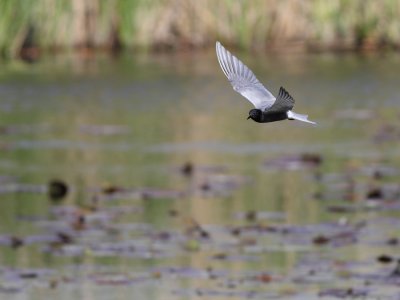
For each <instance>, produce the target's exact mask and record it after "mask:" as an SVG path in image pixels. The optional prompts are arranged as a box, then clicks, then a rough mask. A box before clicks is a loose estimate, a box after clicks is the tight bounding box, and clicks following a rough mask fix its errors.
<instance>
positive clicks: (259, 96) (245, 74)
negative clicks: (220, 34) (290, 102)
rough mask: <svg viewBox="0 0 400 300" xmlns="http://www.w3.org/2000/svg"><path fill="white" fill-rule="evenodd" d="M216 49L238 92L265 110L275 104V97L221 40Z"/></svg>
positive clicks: (224, 70)
mask: <svg viewBox="0 0 400 300" xmlns="http://www.w3.org/2000/svg"><path fill="white" fill-rule="evenodd" d="M216 51H217V57H218V62H219V65H220V66H221V69H222V71H223V72H224V74H225V75H226V77H228V79H229V81H230V83H231V84H232V86H233V89H234V90H235V91H236V92H238V93H240V94H241V95H242V96H243V97H245V98H247V100H249V101H250V102H251V103H253V105H254V106H255V107H256V108H257V109H261V110H265V109H268V108H270V107H271V106H272V105H273V104H274V102H275V97H274V96H273V95H272V94H271V93H270V92H269V91H268V90H267V89H266V88H265V87H264V86H263V85H262V84H261V83H260V82H259V81H258V79H257V78H256V76H255V75H254V74H253V72H252V71H251V70H250V69H249V68H248V67H247V66H246V65H245V64H244V63H242V62H241V61H240V60H239V59H237V58H236V57H235V56H234V55H232V54H231V53H230V52H229V51H228V50H226V49H225V48H224V47H223V46H222V45H221V43H220V42H217V43H216Z"/></svg>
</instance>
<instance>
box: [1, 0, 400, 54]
mask: <svg viewBox="0 0 400 300" xmlns="http://www.w3.org/2000/svg"><path fill="white" fill-rule="evenodd" d="M399 13H400V2H399V1H397V0H382V1H374V0H353V1H348V0H332V1H323V0H310V1H300V0H281V1H278V0H254V1H242V0H223V1H213V0H203V1H196V0H146V1H144V0H111V1H105V0H58V1H52V0H36V1H32V0H26V1H23V0H1V1H0V51H1V54H2V55H1V56H2V57H15V56H18V55H20V54H21V50H22V49H28V48H36V49H72V48H107V49H119V48H120V47H122V46H124V47H128V48H143V49H149V48H156V49H160V48H161V49H184V48H200V47H205V46H210V45H213V44H214V41H215V40H216V39H218V40H221V41H222V42H224V43H226V44H231V45H236V46H238V47H243V48H248V47H250V46H251V47H254V48H265V47H267V48H271V47H278V48H279V49H282V48H285V49H292V48H295V49H298V48H299V46H300V48H302V49H309V48H313V49H325V48H329V49H331V48H334V49H359V48H363V49H365V48H367V49H370V48H376V47H380V46H392V47H393V46H395V47H397V46H398V45H399V40H400V21H399V20H398V18H397V16H398V15H399Z"/></svg>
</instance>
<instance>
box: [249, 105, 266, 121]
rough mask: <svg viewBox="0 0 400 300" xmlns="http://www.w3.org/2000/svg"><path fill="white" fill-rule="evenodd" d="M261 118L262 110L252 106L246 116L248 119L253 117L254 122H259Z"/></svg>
mask: <svg viewBox="0 0 400 300" xmlns="http://www.w3.org/2000/svg"><path fill="white" fill-rule="evenodd" d="M261 118H262V111H261V110H259V109H255V108H253V109H252V110H250V111H249V116H248V117H247V120H248V119H253V120H254V121H256V122H260V121H261Z"/></svg>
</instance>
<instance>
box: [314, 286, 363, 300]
mask: <svg viewBox="0 0 400 300" xmlns="http://www.w3.org/2000/svg"><path fill="white" fill-rule="evenodd" d="M368 294H369V291H368V290H367V289H355V288H334V289H327V290H324V291H322V292H320V293H319V294H318V296H319V297H335V298H341V299H358V298H360V299H365V297H368Z"/></svg>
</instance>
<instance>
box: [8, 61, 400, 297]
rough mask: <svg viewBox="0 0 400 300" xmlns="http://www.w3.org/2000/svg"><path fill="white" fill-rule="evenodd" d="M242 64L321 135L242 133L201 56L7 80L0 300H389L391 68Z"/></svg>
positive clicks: (393, 155)
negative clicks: (64, 188)
mask: <svg viewBox="0 0 400 300" xmlns="http://www.w3.org/2000/svg"><path fill="white" fill-rule="evenodd" d="M241 57H242V55H241ZM243 60H244V61H246V63H248V64H249V66H250V67H251V68H252V69H253V70H254V72H255V73H256V74H257V75H258V77H259V79H260V80H261V81H262V82H264V83H265V84H266V86H267V87H268V88H269V89H271V90H272V91H275V92H276V91H277V90H278V89H279V87H280V85H281V84H282V85H283V86H284V87H285V88H286V89H287V90H288V91H290V92H291V93H292V94H293V95H294V96H295V98H296V111H297V112H299V113H308V114H309V115H310V117H311V116H312V118H311V119H313V120H316V121H317V122H318V126H316V127H314V126H310V125H307V124H301V123H296V122H294V121H293V122H292V121H286V122H277V123H271V124H263V125H260V124H257V123H254V122H251V121H247V120H246V117H247V112H248V110H249V109H251V105H250V103H248V102H247V101H246V100H245V99H243V98H241V96H240V95H238V94H236V93H235V92H234V91H233V90H232V89H231V87H230V85H229V83H228V82H227V81H226V79H225V77H224V76H223V74H222V72H221V71H220V69H219V67H218V64H217V63H216V58H215V57H214V54H213V53H210V54H195V55H187V56H184V55H183V56H161V55H160V56H156V57H141V58H131V57H128V56H124V57H121V58H119V59H116V60H112V61H110V60H108V59H105V58H101V57H99V58H95V59H93V60H86V61H79V60H72V59H60V58H49V59H45V60H43V61H42V62H39V63H38V64H35V65H32V66H25V65H18V64H15V65H12V64H11V65H6V66H3V67H2V71H1V73H0V79H1V82H0V99H1V101H0V117H1V118H0V132H1V141H0V152H1V159H0V196H1V201H0V210H1V218H0V252H1V255H0V264H1V268H0V272H1V274H0V276H1V278H0V299H10V298H11V297H15V298H18V297H22V296H23V295H29V296H30V298H32V299H43V298H44V297H50V298H52V297H53V298H54V297H57V298H59V299H70V298H71V294H72V295H74V298H77V299H78V298H79V299H91V298H96V299H131V298H132V297H138V298H139V297H140V298H144V299H188V298H195V297H202V296H204V297H207V298H210V299H214V298H221V299H232V298H233V299H238V298H245V297H251V298H260V299H265V298H267V297H275V298H282V299H289V298H290V297H293V298H295V297H306V299H313V298H317V297H318V294H319V293H321V295H330V296H332V295H333V296H334V295H336V296H337V295H342V296H343V295H344V296H347V297H352V296H356V295H361V294H363V293H364V292H365V291H364V288H365V286H364V284H363V283H362V282H363V281H366V280H369V281H370V282H371V284H372V287H373V288H370V289H369V290H368V291H367V292H365V293H367V294H366V295H368V296H371V297H372V296H374V295H376V296H382V295H383V294H384V293H387V295H389V296H390V297H391V296H393V295H395V292H394V290H395V289H394V288H393V284H396V282H395V280H396V279H393V278H392V277H390V276H389V275H390V274H391V273H393V272H394V271H393V270H395V263H396V262H395V260H396V253H398V245H399V243H400V242H399V236H398V232H399V226H400V224H399V222H398V221H397V220H396V218H398V217H399V215H400V213H399V210H400V203H399V201H400V199H399V198H400V186H399V183H398V182H399V178H400V175H399V169H398V168H399V167H400V160H399V155H398V153H399V150H400V149H399V136H400V127H399V125H398V122H397V120H398V116H399V103H400V101H399V96H398V95H399V87H398V74H397V70H398V68H399V65H400V58H399V57H398V56H396V55H392V54H387V55H384V56H380V55H371V56H363V57H359V56H353V55H340V56H335V55H308V56H291V55H289V56H277V57H260V56H259V57H250V56H247V57H246V55H243ZM53 179H57V180H61V181H65V182H66V183H67V184H68V187H69V188H68V193H67V195H66V198H65V199H64V200H63V202H62V204H52V203H51V201H49V199H48V196H47V189H48V187H47V183H48V182H49V181H50V180H53ZM383 254H385V255H387V256H388V257H389V258H387V259H386V260H390V259H392V261H389V262H388V263H387V264H381V263H379V262H377V261H376V257H378V256H379V255H383ZM381 260H382V259H381ZM315 266H318V267H315ZM385 276H386V277H385ZM388 276H389V277H390V278H392V279H390V280H392V281H393V282H394V283H393V282H391V281H390V280H386V279H385V280H384V278H389V277H388ZM348 281H349V282H352V284H353V285H352V286H353V287H360V290H358V289H354V291H349V290H346V288H348V287H349V286H348ZM383 282H384V285H385V286H386V288H385V291H382V289H379V288H378V287H379V286H381V285H383ZM327 287H329V288H332V289H333V290H332V289H331V290H329V289H328V290H327V289H326V288H327ZM335 289H336V290H335ZM346 292H347V294H346ZM340 293H342V294H340ZM343 293H344V294H343ZM352 293H353V294H352ZM357 293H358V294H357ZM382 293H383V294H382ZM393 297H394V296H393ZM390 299H392V298H390ZM393 299H395V298H393Z"/></svg>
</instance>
